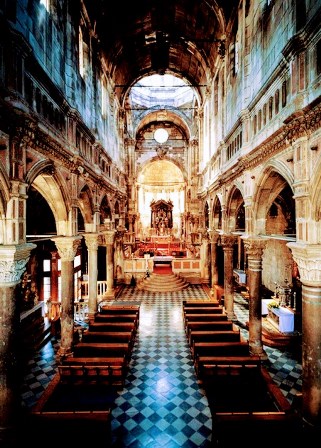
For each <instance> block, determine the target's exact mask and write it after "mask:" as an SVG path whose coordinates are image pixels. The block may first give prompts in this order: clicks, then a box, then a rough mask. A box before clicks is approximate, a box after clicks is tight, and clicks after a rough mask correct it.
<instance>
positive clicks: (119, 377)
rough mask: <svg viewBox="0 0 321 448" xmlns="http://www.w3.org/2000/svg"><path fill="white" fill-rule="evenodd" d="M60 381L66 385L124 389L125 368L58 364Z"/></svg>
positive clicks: (101, 365)
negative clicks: (96, 384) (95, 385)
mask: <svg viewBox="0 0 321 448" xmlns="http://www.w3.org/2000/svg"><path fill="white" fill-rule="evenodd" d="M58 373H59V375H60V381H61V382H64V383H68V384H71V383H72V384H75V383H78V384H79V383H86V384H93V383H99V384H108V385H110V386H117V387H121V388H123V387H124V383H125V377H126V367H125V366H124V364H109V365H107V364H97V365H94V364H93V365H91V364H75V365H69V364H60V365H58Z"/></svg>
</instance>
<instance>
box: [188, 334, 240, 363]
mask: <svg viewBox="0 0 321 448" xmlns="http://www.w3.org/2000/svg"><path fill="white" fill-rule="evenodd" d="M240 340H241V333H240V330H225V331H224V330H223V331H190V333H189V337H188V343H189V346H190V348H191V353H192V357H193V354H194V344H195V343H197V342H237V341H240Z"/></svg>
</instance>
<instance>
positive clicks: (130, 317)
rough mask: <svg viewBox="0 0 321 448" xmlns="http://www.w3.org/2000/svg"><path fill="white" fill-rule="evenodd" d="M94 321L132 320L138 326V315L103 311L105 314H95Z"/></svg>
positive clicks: (119, 321) (118, 321)
mask: <svg viewBox="0 0 321 448" xmlns="http://www.w3.org/2000/svg"><path fill="white" fill-rule="evenodd" d="M94 322H117V323H121V322H133V323H134V324H135V326H136V328H138V315H137V314H136V313H135V314H113V313H108V314H107V313H105V314H100V313H98V314H96V315H95V319H94Z"/></svg>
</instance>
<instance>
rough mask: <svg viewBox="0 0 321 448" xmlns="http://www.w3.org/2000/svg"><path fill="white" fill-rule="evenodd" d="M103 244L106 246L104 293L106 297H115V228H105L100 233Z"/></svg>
mask: <svg viewBox="0 0 321 448" xmlns="http://www.w3.org/2000/svg"><path fill="white" fill-rule="evenodd" d="M102 237H103V240H104V244H105V246H106V282H107V289H106V293H105V298H106V299H113V298H114V297H115V290H114V239H115V230H107V231H104V232H103V234H102Z"/></svg>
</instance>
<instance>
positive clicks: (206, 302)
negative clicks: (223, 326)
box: [182, 299, 220, 307]
mask: <svg viewBox="0 0 321 448" xmlns="http://www.w3.org/2000/svg"><path fill="white" fill-rule="evenodd" d="M182 305H183V307H184V306H196V307H198V306H209V307H212V306H220V304H219V302H218V301H217V300H212V299H195V300H194V299H186V300H183V301H182Z"/></svg>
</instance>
